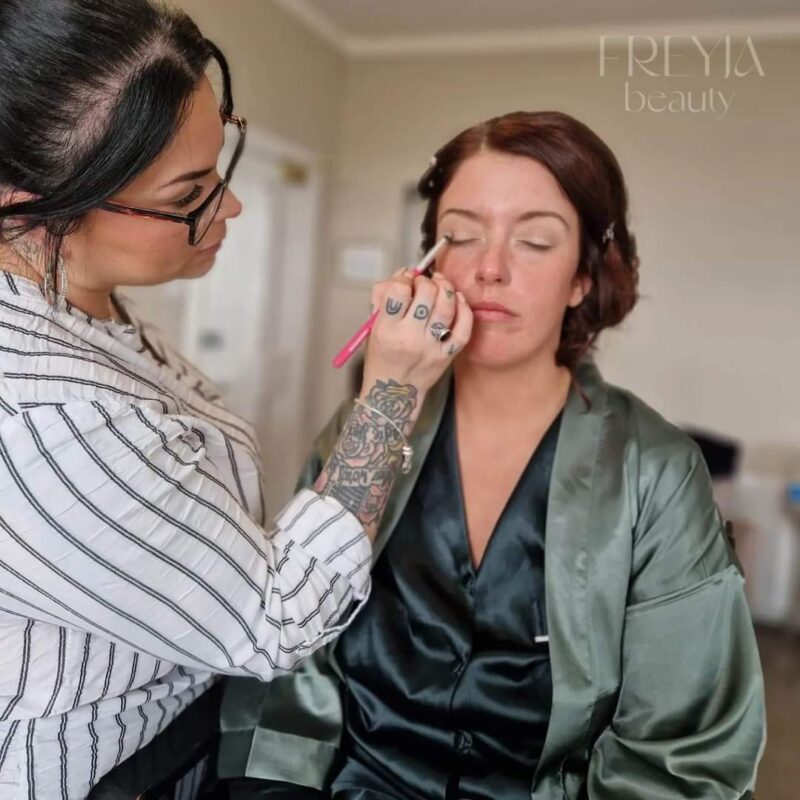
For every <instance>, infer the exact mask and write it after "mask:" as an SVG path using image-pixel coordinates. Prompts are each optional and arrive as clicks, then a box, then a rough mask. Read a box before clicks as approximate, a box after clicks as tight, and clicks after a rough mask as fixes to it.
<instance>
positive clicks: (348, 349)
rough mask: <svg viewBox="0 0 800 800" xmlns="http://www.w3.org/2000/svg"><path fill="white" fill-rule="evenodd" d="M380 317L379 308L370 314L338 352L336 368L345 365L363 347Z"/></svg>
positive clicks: (335, 360) (334, 360)
mask: <svg viewBox="0 0 800 800" xmlns="http://www.w3.org/2000/svg"><path fill="white" fill-rule="evenodd" d="M376 319H378V310H376V311H373V312H372V314H370V316H369V319H368V320H367V321H366V322H365V323H364V324H363V325H362V326H361V327H360V328H359V329H358V330H357V331H356V332H355V333H354V334H353V336H352V338H351V339H350V341H349V342H348V343H347V344H346V345H345V346H344V347H343V348H342V349H341V350H340V351H339V352H338V353H337V354H336V357H335V358H334V359H333V366H334V367H336V369H339V367H343V366H344V365H345V364H346V363H347V362H348V361H349V360H350V359H351V358H352V356H353V353H355V351H356V350H358V348H359V347H361V344H362V343H363V341H364V339H366V338H367V336H369V332H370V331H371V330H372V328H373V326H374V325H375V320H376Z"/></svg>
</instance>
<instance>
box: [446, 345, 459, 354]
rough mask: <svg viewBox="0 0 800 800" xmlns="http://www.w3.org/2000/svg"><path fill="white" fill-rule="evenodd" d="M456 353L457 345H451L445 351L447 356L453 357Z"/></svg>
mask: <svg viewBox="0 0 800 800" xmlns="http://www.w3.org/2000/svg"><path fill="white" fill-rule="evenodd" d="M457 352H458V345H457V344H451V345H450V347H449V349H448V350H447V355H449V356H454V355H455V354H456V353H457Z"/></svg>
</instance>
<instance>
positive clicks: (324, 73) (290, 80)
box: [176, 0, 345, 158]
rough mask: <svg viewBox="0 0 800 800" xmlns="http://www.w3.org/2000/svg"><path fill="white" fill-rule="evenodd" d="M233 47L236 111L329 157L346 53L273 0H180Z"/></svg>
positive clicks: (229, 50) (229, 51)
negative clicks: (228, 0)
mask: <svg viewBox="0 0 800 800" xmlns="http://www.w3.org/2000/svg"><path fill="white" fill-rule="evenodd" d="M176 4H177V5H179V6H181V7H182V8H183V9H185V10H186V12H187V13H188V14H189V15H190V16H191V17H192V18H193V19H194V20H195V22H197V24H198V25H199V26H200V29H201V30H202V31H203V33H204V34H205V35H206V36H207V37H208V38H210V39H212V40H213V41H214V42H215V43H216V44H217V45H218V46H219V47H220V49H221V50H222V51H223V52H224V53H225V55H226V57H227V59H228V61H229V62H230V65H231V72H232V74H233V89H234V98H235V104H236V110H237V111H238V112H239V113H240V114H244V115H245V116H246V117H247V118H248V121H249V122H250V123H251V124H253V125H255V126H257V127H261V128H263V129H264V130H267V131H269V132H270V133H272V134H274V135H276V136H279V137H281V138H284V139H286V140H288V141H289V142H292V143H293V144H295V145H298V146H301V147H304V148H307V149H309V150H312V151H314V152H315V153H316V154H319V155H320V156H321V157H323V158H325V157H327V156H328V155H329V154H330V149H331V145H332V143H333V137H334V134H335V131H336V127H337V123H338V115H339V110H340V106H341V102H342V85H343V80H344V69H345V59H344V56H342V55H341V54H340V53H339V52H337V50H336V49H335V48H334V47H333V46H332V45H330V44H328V43H327V42H325V41H324V40H323V39H321V38H320V37H319V36H317V35H316V34H314V33H313V32H311V31H310V30H309V29H308V28H307V27H306V26H305V25H303V24H301V23H300V22H298V21H297V20H296V19H295V18H294V17H292V16H291V15H289V14H287V13H286V11H284V10H283V9H282V8H280V7H279V6H278V5H276V4H275V3H273V2H271V0H236V2H235V3H232V2H226V1H225V0H176Z"/></svg>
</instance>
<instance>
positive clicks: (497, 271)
mask: <svg viewBox="0 0 800 800" xmlns="http://www.w3.org/2000/svg"><path fill="white" fill-rule="evenodd" d="M506 255H507V254H506V249H505V246H504V245H503V244H502V243H500V242H498V243H496V244H491V245H489V246H487V247H486V249H485V250H484V252H483V254H482V255H481V258H480V259H479V260H478V265H477V271H476V273H475V280H476V281H477V282H478V283H507V282H508V278H509V271H508V264H507V259H506Z"/></svg>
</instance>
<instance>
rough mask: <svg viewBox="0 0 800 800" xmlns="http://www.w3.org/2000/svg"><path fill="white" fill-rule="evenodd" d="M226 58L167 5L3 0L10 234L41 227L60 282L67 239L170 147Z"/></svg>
mask: <svg viewBox="0 0 800 800" xmlns="http://www.w3.org/2000/svg"><path fill="white" fill-rule="evenodd" d="M212 59H213V60H215V61H216V62H217V64H218V65H219V68H220V70H221V73H222V108H221V110H222V112H223V113H227V114H229V113H231V112H232V110H233V100H232V96H231V79H230V71H229V68H228V64H227V61H226V60H225V57H224V56H223V54H222V53H221V51H220V50H219V48H217V47H216V45H214V43H213V42H211V41H209V40H208V39H206V38H204V37H203V35H202V33H201V32H200V30H199V29H198V28H197V26H196V25H195V23H194V22H193V21H192V20H191V18H190V17H188V16H187V15H186V14H185V13H184V12H183V11H180V10H178V9H175V8H172V7H169V6H167V5H166V4H165V3H163V2H159V0H0V191H2V192H10V191H13V190H20V191H24V192H29V193H31V194H33V195H35V196H36V197H35V198H34V199H31V200H26V201H22V202H12V203H8V204H6V205H0V239H2V240H3V241H6V242H9V241H12V240H13V239H14V238H16V237H18V236H22V235H24V234H26V233H30V232H31V231H33V230H35V229H39V228H41V229H43V231H44V233H45V252H46V255H47V266H46V269H47V270H48V271H49V272H50V275H51V276H52V279H53V285H54V286H55V281H56V280H57V278H56V265H57V263H58V256H59V252H60V249H61V244H62V241H63V238H64V237H65V236H66V235H68V234H70V233H73V232H74V231H75V230H77V229H78V227H79V225H80V222H81V220H82V219H83V217H84V216H85V214H86V212H88V211H89V210H90V209H92V208H94V207H96V206H98V205H99V204H100V203H102V202H103V201H105V200H107V199H108V198H110V197H111V196H113V195H114V194H116V193H117V192H119V191H121V190H122V189H123V188H124V187H125V186H126V185H127V184H129V183H130V182H131V181H132V180H133V179H134V178H135V177H136V176H137V175H139V174H140V173H141V172H143V171H144V170H145V169H146V168H147V167H148V166H149V165H150V164H151V163H152V162H153V161H155V159H156V158H157V157H158V155H159V154H160V153H161V152H162V151H163V150H164V149H165V148H166V147H167V146H168V145H169V143H170V142H171V141H172V139H173V138H174V136H175V135H176V133H177V132H178V130H179V128H180V126H181V125H182V123H183V121H184V120H185V118H186V115H187V113H188V111H189V104H190V100H191V97H192V95H193V93H194V91H195V90H196V88H197V84H198V82H199V81H200V79H201V78H202V77H203V75H204V74H205V72H206V69H207V68H208V66H209V64H210V62H211V61H212Z"/></svg>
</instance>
